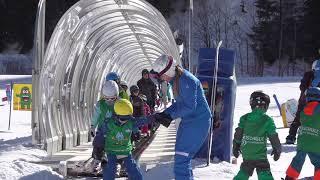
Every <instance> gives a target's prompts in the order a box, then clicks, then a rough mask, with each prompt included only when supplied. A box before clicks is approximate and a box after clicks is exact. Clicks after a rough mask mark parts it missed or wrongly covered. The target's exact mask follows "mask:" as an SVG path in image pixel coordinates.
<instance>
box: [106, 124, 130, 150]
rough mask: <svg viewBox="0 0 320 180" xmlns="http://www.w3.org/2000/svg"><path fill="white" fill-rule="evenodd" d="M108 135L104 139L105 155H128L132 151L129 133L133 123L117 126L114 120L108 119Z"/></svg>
mask: <svg viewBox="0 0 320 180" xmlns="http://www.w3.org/2000/svg"><path fill="white" fill-rule="evenodd" d="M107 126H108V129H109V131H108V133H107V136H106V139H105V152H106V153H107V154H114V155H129V154H131V151H132V144H131V133H132V128H133V122H132V121H128V122H127V123H125V124H123V125H122V126H119V125H117V124H116V120H113V119H109V121H108V123H107Z"/></svg>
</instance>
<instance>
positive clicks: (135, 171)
mask: <svg viewBox="0 0 320 180" xmlns="http://www.w3.org/2000/svg"><path fill="white" fill-rule="evenodd" d="M107 158H108V162H107V163H106V165H105V166H104V167H103V180H114V179H115V174H116V165H117V160H118V159H117V156H116V155H111V154H108V155H107ZM122 160H123V162H124V166H125V168H126V170H127V172H128V176H129V179H130V180H142V179H143V178H142V174H141V172H140V168H139V167H138V165H137V163H136V161H135V160H134V159H133V158H132V155H129V156H128V157H125V158H123V159H122Z"/></svg>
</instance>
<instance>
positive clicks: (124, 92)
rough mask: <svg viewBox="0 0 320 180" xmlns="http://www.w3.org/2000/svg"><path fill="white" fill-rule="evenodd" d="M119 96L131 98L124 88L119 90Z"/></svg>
mask: <svg viewBox="0 0 320 180" xmlns="http://www.w3.org/2000/svg"><path fill="white" fill-rule="evenodd" d="M119 96H120V97H121V98H122V99H126V100H128V101H130V98H129V95H128V93H127V92H126V91H124V90H121V91H120V92H119Z"/></svg>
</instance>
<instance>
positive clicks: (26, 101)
mask: <svg viewBox="0 0 320 180" xmlns="http://www.w3.org/2000/svg"><path fill="white" fill-rule="evenodd" d="M31 95H32V85H31V84H14V85H13V110H19V111H31V109H32V108H31V107H32V97H31Z"/></svg>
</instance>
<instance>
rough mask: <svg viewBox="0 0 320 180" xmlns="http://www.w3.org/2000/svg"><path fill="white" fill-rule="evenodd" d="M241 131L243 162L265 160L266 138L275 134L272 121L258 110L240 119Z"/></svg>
mask: <svg viewBox="0 0 320 180" xmlns="http://www.w3.org/2000/svg"><path fill="white" fill-rule="evenodd" d="M239 127H240V128H242V129H243V137H242V141H241V152H242V157H243V159H245V160H260V159H267V138H268V136H270V135H272V134H275V133H276V127H275V125H274V122H273V119H272V118H271V117H269V116H268V115H266V114H265V113H264V112H263V111H261V110H259V109H255V110H253V111H252V112H251V113H248V114H246V115H244V116H242V117H241V118H240V123H239Z"/></svg>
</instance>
